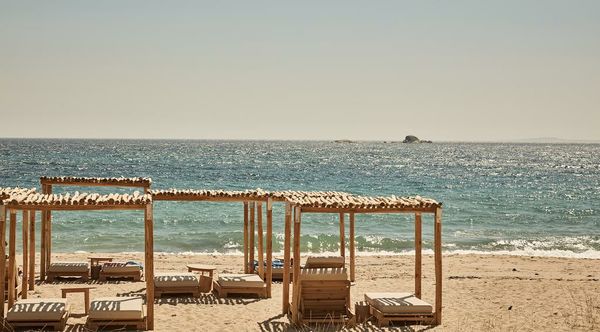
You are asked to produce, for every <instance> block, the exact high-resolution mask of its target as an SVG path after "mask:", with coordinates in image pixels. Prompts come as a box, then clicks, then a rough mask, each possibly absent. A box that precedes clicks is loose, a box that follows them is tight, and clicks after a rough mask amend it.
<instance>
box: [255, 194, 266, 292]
mask: <svg viewBox="0 0 600 332" xmlns="http://www.w3.org/2000/svg"><path fill="white" fill-rule="evenodd" d="M256 216H257V219H258V220H257V226H258V229H257V231H258V275H259V276H260V277H261V278H262V280H265V260H264V242H263V222H262V203H258V206H257V207H256Z"/></svg>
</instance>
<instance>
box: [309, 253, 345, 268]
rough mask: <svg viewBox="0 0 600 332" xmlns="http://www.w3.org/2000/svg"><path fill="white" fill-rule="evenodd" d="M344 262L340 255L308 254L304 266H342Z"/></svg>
mask: <svg viewBox="0 0 600 332" xmlns="http://www.w3.org/2000/svg"><path fill="white" fill-rule="evenodd" d="M344 262H345V259H344V257H342V256H310V257H307V258H306V264H304V268H307V269H314V268H343V267H344Z"/></svg>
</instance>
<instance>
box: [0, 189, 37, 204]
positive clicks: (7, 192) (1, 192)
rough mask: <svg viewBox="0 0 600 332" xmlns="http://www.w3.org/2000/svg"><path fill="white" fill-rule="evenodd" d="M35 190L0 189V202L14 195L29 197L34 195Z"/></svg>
mask: <svg viewBox="0 0 600 332" xmlns="http://www.w3.org/2000/svg"><path fill="white" fill-rule="evenodd" d="M35 190H36V189H35V188H19V187H14V188H10V187H5V188H3V187H0V201H3V200H7V199H9V198H10V197H12V196H15V195H23V194H24V195H29V194H33V193H35Z"/></svg>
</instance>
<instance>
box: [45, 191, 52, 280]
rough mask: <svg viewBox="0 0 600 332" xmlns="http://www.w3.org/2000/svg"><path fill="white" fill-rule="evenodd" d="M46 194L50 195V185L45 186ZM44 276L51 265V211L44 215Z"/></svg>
mask: <svg viewBox="0 0 600 332" xmlns="http://www.w3.org/2000/svg"><path fill="white" fill-rule="evenodd" d="M46 190H47V191H48V194H52V185H51V184H48V185H46ZM46 237H47V238H46V274H47V273H48V269H49V268H50V264H52V211H48V213H46Z"/></svg>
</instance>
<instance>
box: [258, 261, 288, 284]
mask: <svg viewBox="0 0 600 332" xmlns="http://www.w3.org/2000/svg"><path fill="white" fill-rule="evenodd" d="M284 265H285V264H284V260H283V259H275V260H273V262H272V264H271V266H272V270H271V271H272V279H273V280H283V267H284ZM264 267H265V271H266V270H267V263H266V262H265V264H264ZM292 269H293V267H292V264H291V263H290V275H292ZM254 271H258V261H257V260H255V261H254Z"/></svg>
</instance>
